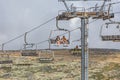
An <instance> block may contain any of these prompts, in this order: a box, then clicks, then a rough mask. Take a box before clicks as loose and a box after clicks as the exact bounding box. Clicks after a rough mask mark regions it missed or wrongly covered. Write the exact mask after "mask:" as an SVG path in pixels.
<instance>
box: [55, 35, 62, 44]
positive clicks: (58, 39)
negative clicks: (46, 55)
mask: <svg viewBox="0 0 120 80" xmlns="http://www.w3.org/2000/svg"><path fill="white" fill-rule="evenodd" d="M55 41H56V43H57V45H60V43H61V41H60V36H57V37H56V39H55Z"/></svg>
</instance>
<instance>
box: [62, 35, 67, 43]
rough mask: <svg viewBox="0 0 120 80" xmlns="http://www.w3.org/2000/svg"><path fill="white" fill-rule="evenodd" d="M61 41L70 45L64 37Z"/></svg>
mask: <svg viewBox="0 0 120 80" xmlns="http://www.w3.org/2000/svg"><path fill="white" fill-rule="evenodd" d="M61 40H62V43H63V44H68V41H67V39H66V37H65V36H63V37H62V39H61Z"/></svg>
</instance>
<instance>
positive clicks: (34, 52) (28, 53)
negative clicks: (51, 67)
mask: <svg viewBox="0 0 120 80" xmlns="http://www.w3.org/2000/svg"><path fill="white" fill-rule="evenodd" d="M26 35H27V32H26V33H25V36H24V41H25V44H24V48H23V49H22V52H21V55H22V56H38V54H37V50H36V49H35V50H32V49H31V48H33V46H35V44H34V43H27V41H26Z"/></svg>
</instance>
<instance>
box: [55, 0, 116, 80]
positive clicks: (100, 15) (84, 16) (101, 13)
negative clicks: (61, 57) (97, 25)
mask: <svg viewBox="0 0 120 80" xmlns="http://www.w3.org/2000/svg"><path fill="white" fill-rule="evenodd" d="M61 1H62V2H64V3H65V1H67V0H61ZM69 1H70V0H69ZM72 1H73V0H72ZM82 1H86V0H82ZM87 1H88V0H87ZM92 1H93V0H92ZM103 1H104V2H103V4H102V6H101V7H99V8H100V9H98V7H94V8H90V9H92V10H89V11H86V9H85V8H84V7H81V8H79V9H81V10H78V11H77V9H76V11H73V10H68V9H67V11H63V12H61V13H60V14H58V16H57V19H58V20H70V19H71V18H75V17H79V18H80V19H81V50H82V55H81V80H88V58H89V56H88V39H87V38H88V28H87V24H88V19H89V18H90V17H92V18H93V19H103V20H107V19H110V18H114V14H113V13H110V8H111V4H110V5H108V6H109V7H108V9H107V10H104V6H105V2H106V1H110V0H103ZM65 6H66V5H65Z"/></svg>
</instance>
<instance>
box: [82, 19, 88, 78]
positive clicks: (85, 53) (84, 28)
mask: <svg viewBox="0 0 120 80" xmlns="http://www.w3.org/2000/svg"><path fill="white" fill-rule="evenodd" d="M87 20H88V19H86V18H84V17H83V18H81V49H82V55H81V80H88V42H87V38H88V30H87V24H86V23H87V22H86V21H87Z"/></svg>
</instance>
